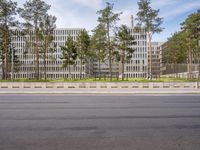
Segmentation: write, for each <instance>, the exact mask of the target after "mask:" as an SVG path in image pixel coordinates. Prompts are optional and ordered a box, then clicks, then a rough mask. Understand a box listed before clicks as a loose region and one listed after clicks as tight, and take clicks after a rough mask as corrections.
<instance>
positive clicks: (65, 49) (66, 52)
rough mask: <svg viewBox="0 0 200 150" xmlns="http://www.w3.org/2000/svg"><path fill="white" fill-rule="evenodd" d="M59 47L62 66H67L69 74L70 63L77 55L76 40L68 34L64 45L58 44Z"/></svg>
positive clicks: (72, 63)
mask: <svg viewBox="0 0 200 150" xmlns="http://www.w3.org/2000/svg"><path fill="white" fill-rule="evenodd" d="M60 48H61V51H62V57H61V59H62V61H63V67H68V70H69V75H71V72H70V65H74V64H75V61H76V59H77V57H78V53H77V47H76V42H75V41H74V40H73V38H72V37H71V36H70V35H68V37H67V41H66V42H65V46H60Z"/></svg>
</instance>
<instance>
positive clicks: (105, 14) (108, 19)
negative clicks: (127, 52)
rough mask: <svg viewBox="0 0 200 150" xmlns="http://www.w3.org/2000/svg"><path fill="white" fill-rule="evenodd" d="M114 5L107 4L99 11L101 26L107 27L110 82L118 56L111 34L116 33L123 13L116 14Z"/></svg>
mask: <svg viewBox="0 0 200 150" xmlns="http://www.w3.org/2000/svg"><path fill="white" fill-rule="evenodd" d="M113 6H114V4H110V3H108V2H107V3H106V7H105V8H104V9H102V10H99V11H98V12H97V14H99V15H100V16H99V18H98V21H99V23H100V24H102V25H104V26H105V29H106V36H107V38H106V46H107V51H108V59H109V72H110V80H112V63H113V60H114V57H115V56H116V52H113V51H114V50H115V48H114V46H115V43H114V41H112V40H111V37H110V35H111V33H113V32H114V30H115V29H116V23H117V21H118V20H119V16H120V14H121V13H114V12H113Z"/></svg>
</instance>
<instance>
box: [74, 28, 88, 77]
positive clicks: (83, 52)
mask: <svg viewBox="0 0 200 150" xmlns="http://www.w3.org/2000/svg"><path fill="white" fill-rule="evenodd" d="M89 45H90V37H89V35H88V33H87V31H86V30H82V31H80V33H79V35H78V37H77V49H78V51H77V52H78V58H79V60H80V79H81V78H82V72H83V71H82V70H83V64H85V63H86V62H87V60H88V57H89V55H90V53H89Z"/></svg>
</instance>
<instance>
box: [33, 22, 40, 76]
mask: <svg viewBox="0 0 200 150" xmlns="http://www.w3.org/2000/svg"><path fill="white" fill-rule="evenodd" d="M34 45H35V46H34V50H35V55H36V64H35V76H36V79H37V80H39V50H38V30H37V20H35V43H34Z"/></svg>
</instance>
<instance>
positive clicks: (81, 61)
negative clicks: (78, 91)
mask: <svg viewBox="0 0 200 150" xmlns="http://www.w3.org/2000/svg"><path fill="white" fill-rule="evenodd" d="M82 58H83V57H82V56H81V60H80V63H81V64H80V79H82V64H83V59H82Z"/></svg>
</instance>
